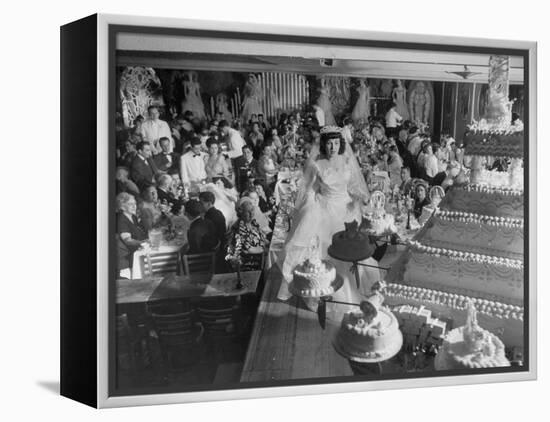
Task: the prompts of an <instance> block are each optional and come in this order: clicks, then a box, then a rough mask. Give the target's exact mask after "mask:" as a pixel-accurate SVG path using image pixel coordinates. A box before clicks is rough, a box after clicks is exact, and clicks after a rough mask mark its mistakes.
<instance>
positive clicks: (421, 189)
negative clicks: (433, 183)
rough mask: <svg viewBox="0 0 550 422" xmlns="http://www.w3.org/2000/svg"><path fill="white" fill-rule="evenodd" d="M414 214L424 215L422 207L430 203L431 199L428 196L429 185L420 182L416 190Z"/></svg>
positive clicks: (416, 215)
mask: <svg viewBox="0 0 550 422" xmlns="http://www.w3.org/2000/svg"><path fill="white" fill-rule="evenodd" d="M414 196H415V198H414V211H413V212H414V216H415V218H417V219H418V218H420V216H421V215H422V209H423V208H424V207H425V206H427V205H430V199H429V198H428V187H427V185H424V184H422V183H420V184H418V185H417V186H416V188H415V190H414Z"/></svg>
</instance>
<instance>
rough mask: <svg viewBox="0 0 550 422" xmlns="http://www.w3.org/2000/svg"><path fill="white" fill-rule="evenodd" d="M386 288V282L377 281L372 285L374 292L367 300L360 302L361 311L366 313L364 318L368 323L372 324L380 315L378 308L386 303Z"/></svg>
mask: <svg viewBox="0 0 550 422" xmlns="http://www.w3.org/2000/svg"><path fill="white" fill-rule="evenodd" d="M385 288H386V282H384V281H377V282H376V283H374V284H373V285H372V287H371V292H372V294H371V295H370V296H369V297H367V300H365V301H362V302H361V303H360V304H359V308H361V312H363V314H364V315H365V316H364V318H363V319H364V320H365V322H366V323H367V324H370V323H371V322H372V321H373V320H374V319H375V318H376V316H377V315H378V310H379V309H380V307H381V306H382V303H384V296H383V295H382V291H383V290H384V289H385Z"/></svg>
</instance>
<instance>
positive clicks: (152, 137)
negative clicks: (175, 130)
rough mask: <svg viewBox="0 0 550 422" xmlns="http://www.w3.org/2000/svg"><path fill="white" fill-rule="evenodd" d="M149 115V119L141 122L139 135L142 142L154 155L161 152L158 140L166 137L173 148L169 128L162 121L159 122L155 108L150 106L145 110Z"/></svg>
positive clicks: (156, 108) (158, 114)
mask: <svg viewBox="0 0 550 422" xmlns="http://www.w3.org/2000/svg"><path fill="white" fill-rule="evenodd" d="M147 112H148V113H149V119H147V120H146V121H144V122H143V124H142V125H141V135H142V136H143V140H144V141H147V142H149V144H150V145H151V149H152V150H153V152H154V153H155V154H158V153H160V152H161V149H160V145H159V140H160V139H161V138H163V137H166V138H168V139H169V140H170V144H171V146H172V147H174V141H173V140H172V131H171V130H170V126H168V123H166V122H165V121H164V120H160V119H159V117H160V112H159V109H158V107H157V106H154V105H150V106H149V108H148V109H147Z"/></svg>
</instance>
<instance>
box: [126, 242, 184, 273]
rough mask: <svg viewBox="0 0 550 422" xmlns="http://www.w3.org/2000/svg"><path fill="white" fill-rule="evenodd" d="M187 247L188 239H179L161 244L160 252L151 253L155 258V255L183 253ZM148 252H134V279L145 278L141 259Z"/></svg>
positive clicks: (153, 251) (142, 250)
mask: <svg viewBox="0 0 550 422" xmlns="http://www.w3.org/2000/svg"><path fill="white" fill-rule="evenodd" d="M186 246H187V239H186V238H185V239H184V238H177V239H174V240H172V241H169V242H161V245H160V246H159V248H158V250H150V251H149V253H150V254H151V255H152V256H153V255H155V254H165V253H170V252H178V251H181V250H182V249H183V248H184V247H186ZM146 254H147V252H146V251H145V250H144V249H138V250H137V251H135V252H134V262H133V264H132V278H133V279H138V278H143V274H142V272H141V257H142V256H145V255H146Z"/></svg>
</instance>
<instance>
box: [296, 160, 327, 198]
mask: <svg viewBox="0 0 550 422" xmlns="http://www.w3.org/2000/svg"><path fill="white" fill-rule="evenodd" d="M318 174H319V168H318V167H317V163H316V162H315V161H314V160H311V161H308V162H307V163H306V166H305V167H304V175H303V177H302V180H300V181H299V182H298V193H297V195H296V202H295V209H298V208H300V207H301V206H302V205H303V204H304V203H305V202H306V201H307V199H308V198H309V197H310V195H311V194H312V193H317V192H318V191H319V182H321V181H320V179H319V177H318Z"/></svg>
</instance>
